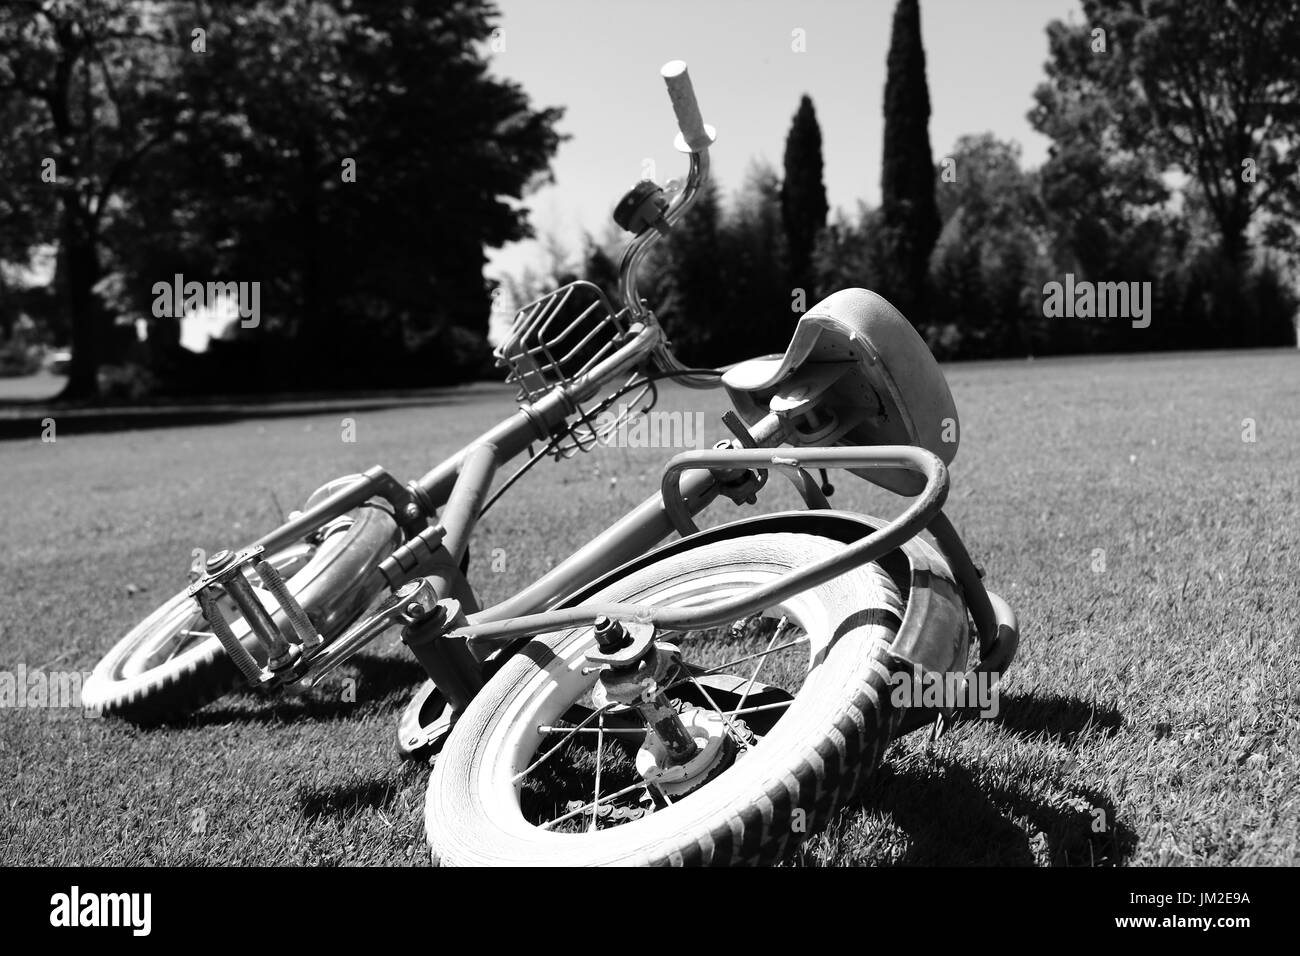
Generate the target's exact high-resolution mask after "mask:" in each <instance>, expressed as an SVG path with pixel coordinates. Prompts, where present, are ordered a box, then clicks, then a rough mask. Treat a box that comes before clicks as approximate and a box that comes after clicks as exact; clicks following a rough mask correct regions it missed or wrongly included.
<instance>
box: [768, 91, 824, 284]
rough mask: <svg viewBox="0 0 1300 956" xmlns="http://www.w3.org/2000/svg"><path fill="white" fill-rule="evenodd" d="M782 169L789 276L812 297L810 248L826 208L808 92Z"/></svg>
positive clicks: (818, 134)
mask: <svg viewBox="0 0 1300 956" xmlns="http://www.w3.org/2000/svg"><path fill="white" fill-rule="evenodd" d="M784 170H785V175H784V178H782V179H781V180H780V191H781V192H780V198H781V224H782V226H783V228H784V231H785V244H786V251H787V255H788V257H789V268H788V277H789V280H790V285H791V286H792V287H794V288H798V289H803V290H804V292H805V294H806V295H809V296H811V295H812V292H813V282H814V280H813V273H812V255H813V248H814V246H815V245H816V244H817V234H818V233H820V232H821V231H822V230H823V229H824V228H826V214H827V212H828V211H829V207H828V206H827V205H826V186H825V185H824V184H823V182H822V131H821V127H820V126H818V125H817V113H816V111H815V110H814V109H813V103H812V100H811V99H809V98H808V96H807V95H805V96H804V97H803V98H802V99H801V100H800V101H799V109H798V111H796V112H795V114H794V120H793V121H792V122H791V124H790V132H789V134H788V135H787V136H786V139H785V163H784ZM772 178H775V177H772ZM810 304H811V303H810Z"/></svg>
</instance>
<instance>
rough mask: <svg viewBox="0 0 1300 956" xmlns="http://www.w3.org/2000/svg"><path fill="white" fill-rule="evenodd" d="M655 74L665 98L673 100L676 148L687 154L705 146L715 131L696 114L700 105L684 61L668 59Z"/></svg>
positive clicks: (698, 113) (707, 145) (709, 142)
mask: <svg viewBox="0 0 1300 956" xmlns="http://www.w3.org/2000/svg"><path fill="white" fill-rule="evenodd" d="M659 73H660V75H661V76H663V78H664V83H665V84H666V85H667V87H668V97H669V99H671V100H672V101H673V112H674V113H676V114H677V128H678V129H680V130H681V133H682V135H681V137H680V139H679V140H678V142H677V148H678V149H681V150H683V151H684V152H691V153H698V152H700V151H701V150H704V149H708V148H709V146H710V145H711V144H712V143H713V140H714V139H715V138H716V133H715V132H714V130H713V129H712V128H711V127H708V126H705V125H704V119H703V117H701V116H700V104H699V102H698V101H697V100H696V99H695V87H694V86H692V85H691V75H690V73H688V72H687V71H686V62H685V61H684V60H672V61H670V62H668V63H665V64H664V66H663V69H662V70H660V71H659Z"/></svg>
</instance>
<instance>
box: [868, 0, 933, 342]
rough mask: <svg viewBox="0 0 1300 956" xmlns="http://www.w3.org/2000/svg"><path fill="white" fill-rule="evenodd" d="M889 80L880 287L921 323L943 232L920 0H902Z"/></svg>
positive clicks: (896, 13) (891, 49) (882, 177)
mask: <svg viewBox="0 0 1300 956" xmlns="http://www.w3.org/2000/svg"><path fill="white" fill-rule="evenodd" d="M887 69H888V73H887V77H886V80H885V142H884V160H883V163H882V167H881V175H880V190H881V216H882V219H883V223H884V230H883V233H884V234H883V236H882V243H883V247H884V251H885V257H886V259H885V264H886V271H885V273H884V274H883V275H882V276H881V277H880V283H879V287H878V290H877V291H879V292H880V293H881V294H882V295H884V296H885V297H886V298H887V299H889V300H890V301H891V302H893V303H894V305H896V306H897V307H898V308H899V309H900V310H901V311H902V312H903V313H904V314H905V315H907V317H908V318H909V319H911V321H912V322H913V323H914V324H917V325H922V324H924V313H923V309H924V292H925V279H926V272H927V268H928V264H929V259H930V252H931V250H932V249H933V248H934V243H935V240H936V239H937V238H938V236H939V212H938V209H937V207H936V204H935V198H934V176H933V172H932V171H933V169H934V163H933V159H932V157H931V153H930V131H929V124H930V93H929V89H928V87H927V86H926V81H925V50H924V48H923V47H922V46H921V10H920V7H919V5H918V3H917V0H898V6H897V7H896V8H895V9H894V24H893V33H892V35H891V37H890V42H889V60H888V66H887Z"/></svg>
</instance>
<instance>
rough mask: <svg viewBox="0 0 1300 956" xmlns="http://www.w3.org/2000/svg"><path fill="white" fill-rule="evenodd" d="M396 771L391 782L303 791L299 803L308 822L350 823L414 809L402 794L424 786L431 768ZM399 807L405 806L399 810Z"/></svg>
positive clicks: (405, 765)
mask: <svg viewBox="0 0 1300 956" xmlns="http://www.w3.org/2000/svg"><path fill="white" fill-rule="evenodd" d="M396 769H397V775H396V776H395V777H389V778H387V779H381V780H371V781H367V782H358V783H350V784H346V785H342V786H334V787H318V788H309V787H301V788H299V790H298V802H299V804H300V806H301V808H302V815H303V817H304V818H305V819H307V820H319V819H323V818H339V819H345V820H346V819H350V818H352V817H358V816H361V815H362V814H363V813H365V812H366V811H369V810H382V811H390V810H402V811H405V810H409V809H411V807H410V806H409V805H408V803H407V801H406V800H403V798H402V794H403V792H405V791H407V790H409V789H410V788H411V787H412V786H414V785H418V784H420V783H421V780H420V778H421V777H425V776H427V774H428V766H427V765H426V764H423V763H403V764H400V765H399V766H398V767H397V768H396ZM421 792H422V791H421ZM399 803H401V804H403V805H402V806H401V807H399V806H398V804H399Z"/></svg>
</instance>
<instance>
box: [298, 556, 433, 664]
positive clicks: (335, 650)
mask: <svg viewBox="0 0 1300 956" xmlns="http://www.w3.org/2000/svg"><path fill="white" fill-rule="evenodd" d="M437 603H438V594H437V592H436V591H435V590H434V589H433V585H432V584H430V583H429V581H428V579H426V578H417V579H416V580H414V581H409V582H407V583H406V584H404V585H402V586H401V587H400V588H398V589H397V591H396V592H395V593H394V594H393V596H392V597H390V598H388V599H387V600H386V601H384V603H383V604H381V605H380V606H379V608H378V609H377V610H376V611H375V613H374V614H372V615H371V616H370V617H368V618H366V619H365V620H364V621H362V622H361V623H359V624H356V625H354V626H353V627H352V628H351V629H350V630H348V632H347V633H345V634H344V635H343V636H342V637H340V638H339V639H338V640H337V641H334V642H333V643H331V644H330V645H329V646H328V647H326V648H325V649H324V650H322V651H321V652H320V653H319V654H317V655H316V656H315V657H314V658H313V659H312V661H311V666H310V670H309V671H308V673H306V674H304V675H303V676H302V677H301V678H300V679H299V681H298V683H299V686H300V687H303V688H311V687H315V686H316V685H317V684H319V683H320V681H321V679H322V678H323V677H325V675H326V674H328V673H330V671H332V670H334V669H335V668H336V667H338V666H339V665H340V664H342V663H343V662H344V661H346V660H347V659H348V658H350V657H351V656H352V655H354V654H356V653H357V652H358V651H359V650H361V649H362V648H363V647H365V646H366V645H367V644H369V643H370V642H371V641H373V640H374V639H375V638H377V637H379V636H380V635H381V634H383V633H384V632H385V631H387V630H388V629H389V628H391V627H395V626H396V625H398V624H411V623H413V622H414V621H416V620H419V619H420V618H422V617H423V616H424V614H425V613H426V612H427V611H428V610H429V609H430V608H432V607H433V606H434V605H435V604H437Z"/></svg>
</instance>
